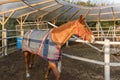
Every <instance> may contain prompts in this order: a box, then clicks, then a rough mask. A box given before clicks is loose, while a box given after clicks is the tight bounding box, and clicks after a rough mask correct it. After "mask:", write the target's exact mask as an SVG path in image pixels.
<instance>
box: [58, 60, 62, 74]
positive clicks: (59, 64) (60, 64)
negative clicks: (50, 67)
mask: <svg viewBox="0 0 120 80" xmlns="http://www.w3.org/2000/svg"><path fill="white" fill-rule="evenodd" d="M61 66H62V63H61V60H60V61H58V71H59V72H60V73H61Z"/></svg>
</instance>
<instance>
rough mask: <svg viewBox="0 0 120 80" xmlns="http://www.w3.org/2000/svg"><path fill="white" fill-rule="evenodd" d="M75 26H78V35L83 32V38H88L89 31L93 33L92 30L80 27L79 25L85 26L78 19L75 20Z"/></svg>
mask: <svg viewBox="0 0 120 80" xmlns="http://www.w3.org/2000/svg"><path fill="white" fill-rule="evenodd" d="M75 26H77V28H78V31H77V32H78V36H79V37H80V32H83V34H84V35H83V40H86V37H87V33H88V34H92V32H91V31H90V32H89V31H86V30H82V29H81V28H79V26H83V25H82V24H79V23H78V21H76V22H75Z"/></svg>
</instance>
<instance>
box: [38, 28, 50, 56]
mask: <svg viewBox="0 0 120 80" xmlns="http://www.w3.org/2000/svg"><path fill="white" fill-rule="evenodd" d="M51 31H52V30H50V31H48V32H47V33H46V34H45V36H44V37H43V39H42V42H41V44H40V47H39V48H38V51H37V54H38V55H40V51H41V49H42V47H43V44H44V41H45V40H46V38H47V36H48V35H49V33H50V32H51Z"/></svg>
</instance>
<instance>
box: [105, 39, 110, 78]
mask: <svg viewBox="0 0 120 80" xmlns="http://www.w3.org/2000/svg"><path fill="white" fill-rule="evenodd" d="M104 46H105V51H104V52H105V53H104V62H105V65H104V73H105V74H104V75H105V80H110V41H109V40H108V39H105V44H104Z"/></svg>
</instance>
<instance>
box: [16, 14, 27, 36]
mask: <svg viewBox="0 0 120 80" xmlns="http://www.w3.org/2000/svg"><path fill="white" fill-rule="evenodd" d="M28 16H29V14H28V15H25V18H24V19H23V17H24V16H21V17H20V20H19V19H16V20H17V22H18V23H19V25H20V37H23V35H24V29H23V24H24V22H25V21H26V20H27V18H28Z"/></svg>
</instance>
